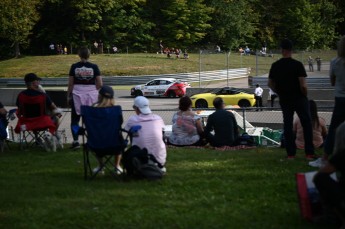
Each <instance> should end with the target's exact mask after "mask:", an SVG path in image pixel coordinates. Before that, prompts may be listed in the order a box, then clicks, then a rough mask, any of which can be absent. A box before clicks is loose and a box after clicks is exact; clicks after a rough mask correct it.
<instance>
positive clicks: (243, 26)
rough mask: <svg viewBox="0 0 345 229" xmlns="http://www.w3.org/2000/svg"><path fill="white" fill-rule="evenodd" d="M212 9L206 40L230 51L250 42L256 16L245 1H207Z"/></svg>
mask: <svg viewBox="0 0 345 229" xmlns="http://www.w3.org/2000/svg"><path fill="white" fill-rule="evenodd" d="M208 5H209V6H211V7H213V9H214V11H213V14H212V21H211V24H212V26H211V28H210V29H209V30H208V38H209V39H210V41H211V42H212V43H215V44H218V45H221V46H224V47H226V48H227V49H232V48H234V47H238V46H240V45H241V44H246V43H248V42H252V41H253V40H254V39H253V35H254V32H255V22H256V21H257V14H256V13H255V12H254V11H253V10H252V8H251V5H249V4H248V1H246V0H237V1H232V0H209V1H208Z"/></svg>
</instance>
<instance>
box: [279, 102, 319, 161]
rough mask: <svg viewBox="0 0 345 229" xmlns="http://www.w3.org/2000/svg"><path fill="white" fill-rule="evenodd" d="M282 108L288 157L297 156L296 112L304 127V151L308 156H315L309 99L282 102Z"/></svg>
mask: <svg viewBox="0 0 345 229" xmlns="http://www.w3.org/2000/svg"><path fill="white" fill-rule="evenodd" d="M279 103H280V106H281V108H282V111H283V120H284V137H285V148H286V152H287V155H288V156H295V155H296V143H295V137H294V133H293V116H294V113H295V112H296V113H297V115H298V117H299V119H300V120H301V124H302V127H303V136H304V145H305V147H304V150H305V153H306V155H314V145H313V127H312V123H311V116H310V110H309V102H308V98H307V97H303V98H300V99H298V100H296V101H288V102H284V101H283V102H282V101H280V102H279Z"/></svg>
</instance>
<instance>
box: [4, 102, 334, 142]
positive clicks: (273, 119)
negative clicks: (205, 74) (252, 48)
mask: <svg viewBox="0 0 345 229" xmlns="http://www.w3.org/2000/svg"><path fill="white" fill-rule="evenodd" d="M318 110H319V112H318V114H319V117H321V118H323V119H325V121H326V125H327V126H329V124H330V121H331V117H332V110H333V107H319V108H318ZM176 111H177V110H176V109H164V110H158V109H157V110H152V112H153V113H155V114H157V115H159V116H161V117H162V119H163V120H164V123H165V125H172V117H173V114H174V113H175V112H176ZM194 111H195V112H196V113H199V114H200V116H201V117H202V118H203V121H204V124H205V123H206V122H207V116H208V115H209V114H210V113H212V112H213V111H214V109H194ZM231 111H234V113H235V117H236V120H237V124H238V126H239V127H240V129H241V130H242V131H243V132H248V133H249V134H252V133H255V132H256V130H260V131H261V132H262V134H265V135H267V136H269V137H270V138H274V139H275V140H277V141H279V139H278V138H279V136H270V135H277V133H278V132H279V133H281V131H282V129H283V118H282V112H281V109H280V108H278V107H273V108H271V107H263V108H262V111H256V108H255V107H252V108H231ZM134 114H135V113H134V111H133V110H123V119H124V124H125V123H126V121H127V120H128V118H129V117H130V116H131V115H134ZM203 114H206V115H203ZM70 117H71V113H70V110H69V109H65V110H64V113H63V115H62V118H61V124H60V127H59V130H60V133H62V135H63V137H64V142H65V143H71V142H72V134H71V131H70V122H71V118H70ZM16 123H17V119H15V120H12V121H10V123H9V130H13V129H14V127H15V125H16ZM124 124H123V126H124ZM10 132H12V131H10ZM10 138H11V139H12V138H13V140H14V141H17V140H18V139H17V138H18V136H17V135H16V134H12V133H11V134H10Z"/></svg>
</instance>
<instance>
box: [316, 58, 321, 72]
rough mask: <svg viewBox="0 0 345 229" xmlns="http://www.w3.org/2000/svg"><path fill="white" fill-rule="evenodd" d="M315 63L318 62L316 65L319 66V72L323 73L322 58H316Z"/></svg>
mask: <svg viewBox="0 0 345 229" xmlns="http://www.w3.org/2000/svg"><path fill="white" fill-rule="evenodd" d="M315 61H316V65H317V70H318V71H321V61H322V60H321V58H320V57H319V56H318V57H316V58H315Z"/></svg>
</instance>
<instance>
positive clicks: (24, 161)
mask: <svg viewBox="0 0 345 229" xmlns="http://www.w3.org/2000/svg"><path fill="white" fill-rule="evenodd" d="M11 146H12V148H11V151H5V153H3V154H1V155H0V159H1V160H0V167H1V168H2V169H1V171H0V186H1V187H2V188H1V189H0V202H1V205H0V227H1V228H27V229H31V228H133V229H134V228H174V229H175V228H303V229H304V228H316V227H317V228H330V226H332V225H329V224H328V225H322V224H321V225H315V224H312V223H310V222H307V221H305V220H303V219H302V218H301V216H300V212H299V206H298V198H297V193H296V184H295V173H297V172H306V171H312V170H313V169H312V168H310V167H308V166H307V162H306V161H305V159H304V156H303V153H302V152H299V153H298V157H297V159H296V160H294V161H287V160H285V159H284V156H285V155H286V153H285V150H284V149H280V148H257V149H251V150H239V151H216V150H212V149H187V148H178V149H168V163H167V175H166V176H165V177H164V178H163V180H161V181H157V182H148V181H129V182H123V181H120V180H116V179H114V178H113V177H111V176H110V175H109V174H107V173H106V174H105V175H104V176H100V177H97V178H96V179H95V180H93V181H84V180H83V164H82V161H83V158H82V154H81V151H77V152H76V151H70V150H68V149H65V150H63V151H59V152H56V153H46V152H43V150H42V149H38V148H36V149H32V150H25V151H19V150H18V149H17V146H16V145H11ZM319 153H321V152H319Z"/></svg>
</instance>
